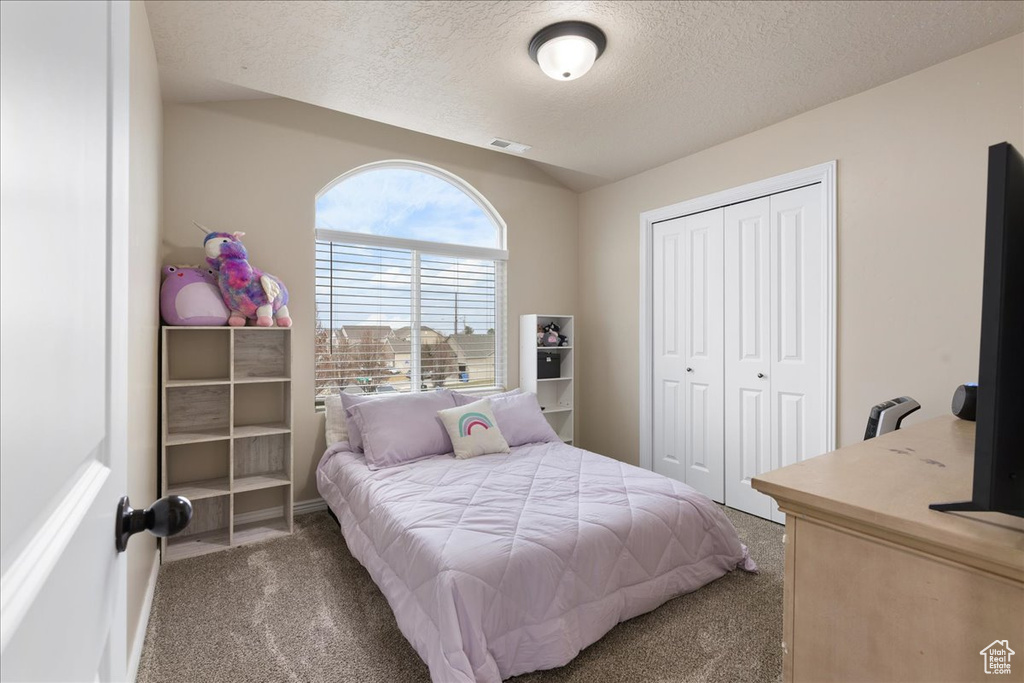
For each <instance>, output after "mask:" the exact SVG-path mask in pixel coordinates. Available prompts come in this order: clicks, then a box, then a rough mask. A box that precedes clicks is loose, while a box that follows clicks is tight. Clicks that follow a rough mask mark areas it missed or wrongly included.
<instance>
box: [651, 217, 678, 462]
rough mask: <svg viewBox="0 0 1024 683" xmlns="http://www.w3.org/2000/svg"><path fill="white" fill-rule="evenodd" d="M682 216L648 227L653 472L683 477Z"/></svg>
mask: <svg viewBox="0 0 1024 683" xmlns="http://www.w3.org/2000/svg"><path fill="white" fill-rule="evenodd" d="M685 220H686V219H684V218H676V219H675V220H671V221H664V222H662V223H658V224H656V225H655V226H654V232H653V237H654V245H653V253H654V273H653V283H654V339H653V345H654V401H653V404H654V471H655V472H657V473H658V474H663V475H665V476H666V477H671V478H673V479H677V480H678V481H685V480H686V472H685V462H686V443H685V441H684V437H685V434H686V431H685V426H684V423H685V419H686V418H685V416H686V406H685V396H686V360H685V352H684V343H683V338H684V336H685V334H686V328H685V326H684V325H683V298H684V296H685V290H684V287H683V267H682V264H683V263H685V261H686V252H685V249H684V243H685V241H686V234H685Z"/></svg>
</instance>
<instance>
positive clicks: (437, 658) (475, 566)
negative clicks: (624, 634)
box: [317, 442, 757, 683]
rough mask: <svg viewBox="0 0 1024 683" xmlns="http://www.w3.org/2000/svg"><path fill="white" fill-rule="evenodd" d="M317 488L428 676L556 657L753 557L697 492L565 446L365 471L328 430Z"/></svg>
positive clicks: (445, 682)
mask: <svg viewBox="0 0 1024 683" xmlns="http://www.w3.org/2000/svg"><path fill="white" fill-rule="evenodd" d="M317 484H318V487H319V490H320V493H321V494H322V495H323V497H324V498H325V499H326V500H327V502H328V503H329V504H330V506H331V509H333V510H334V512H335V514H337V516H338V519H339V520H340V521H341V527H342V533H343V534H344V536H345V540H346V542H347V544H348V547H349V549H350V550H351V552H352V554H353V555H354V556H355V557H356V558H357V559H358V560H359V561H360V562H361V563H362V564H363V566H365V567H366V569H367V571H369V573H370V576H371V577H373V580H374V581H375V582H376V583H377V585H378V586H379V587H380V589H381V591H382V592H383V593H384V595H385V597H387V600H388V602H389V603H390V605H391V609H392V610H393V611H394V613H395V619H396V620H397V622H398V626H399V628H400V629H401V630H402V633H403V634H404V635H405V637H406V638H408V639H409V642H410V643H412V646H413V647H414V648H415V649H416V651H417V652H418V653H419V654H420V656H421V657H422V658H423V660H424V661H425V662H426V663H427V666H429V668H430V675H431V678H432V679H433V680H434V681H436V682H438V683H456V682H465V681H499V680H501V679H503V678H506V677H508V676H514V675H517V674H521V673H525V672H528V671H535V670H538V669H550V668H553V667H557V666H562V665H564V664H566V663H567V662H569V661H570V660H571V659H572V658H573V657H575V656H576V655H577V654H578V653H579V652H580V650H582V649H583V648H585V647H587V646H588V645H590V644H591V643H593V642H595V641H596V640H598V639H599V638H600V637H601V636H603V635H604V634H605V633H607V632H608V630H609V629H611V628H612V627H613V626H615V624H617V623H619V622H620V621H624V620H626V619H630V618H632V617H635V616H637V615H639V614H643V613H644V612H648V611H650V610H652V609H654V608H655V607H657V606H659V605H661V604H662V603H664V602H665V601H666V600H669V599H671V598H673V597H676V596H677V595H681V594H683V593H687V592H690V591H693V590H696V589H697V588H700V587H701V586H703V585H705V584H707V583H709V582H710V581H714V580H715V579H717V578H719V577H720V576H722V575H724V574H726V573H727V572H729V571H731V570H732V569H735V568H742V569H746V570H748V571H754V570H756V569H757V567H756V565H755V564H754V562H753V561H752V560H751V559H750V558H749V557H748V555H747V549H746V547H744V546H743V545H742V544H741V543H740V541H739V538H738V537H737V536H736V530H735V529H734V528H733V526H732V524H731V523H730V522H729V520H728V519H727V518H726V516H725V515H724V514H723V512H722V511H721V510H720V509H719V508H718V507H717V506H716V505H715V504H714V503H713V502H711V501H710V500H709V499H708V498H706V497H705V496H704V495H702V494H700V493H697V492H696V491H694V490H693V489H691V488H690V487H688V486H686V485H685V484H682V483H679V482H677V481H674V480H672V479H668V478H666V477H663V476H661V475H659V474H655V473H653V472H649V471H647V470H642V469H639V468H636V467H633V466H631V465H627V464H624V463H621V462H619V461H617V460H612V459H610V458H606V457H604V456H601V455H596V454H594V453H590V452H587V451H583V450H580V449H578V448H573V447H572V446H568V445H565V444H562V443H549V444H528V445H525V446H520V447H517V448H513V449H512V452H511V453H510V454H497V455H484V456H480V457H477V458H471V459H468V460H456V459H454V458H452V457H451V456H437V457H434V458H430V459H428V460H421V461H419V462H416V463H413V464H409V465H405V466H400V467H394V468H389V469H384V470H379V471H376V472H371V471H370V470H369V469H367V467H366V464H365V462H364V460H363V456H362V455H361V454H355V453H352V452H350V451H349V449H348V444H347V443H345V442H341V443H338V444H334V445H333V446H331V447H330V448H328V449H327V452H326V453H325V454H324V456H323V458H322V459H321V461H320V465H319V467H318V468H317Z"/></svg>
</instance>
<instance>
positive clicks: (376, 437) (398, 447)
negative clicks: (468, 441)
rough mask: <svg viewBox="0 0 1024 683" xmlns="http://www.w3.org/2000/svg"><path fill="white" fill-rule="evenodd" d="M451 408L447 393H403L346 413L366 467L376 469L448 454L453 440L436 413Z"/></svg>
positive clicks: (360, 406)
mask: <svg viewBox="0 0 1024 683" xmlns="http://www.w3.org/2000/svg"><path fill="white" fill-rule="evenodd" d="M454 407H455V397H454V396H452V392H450V391H431V392H429V393H422V394H402V395H401V396H396V397H394V398H390V399H387V400H384V401H365V402H362V403H357V404H356V405H354V406H352V407H351V408H350V409H349V414H350V415H351V416H352V418H353V419H354V421H355V422H356V424H357V425H358V426H359V431H360V434H361V436H362V445H363V452H364V453H365V454H366V466H367V467H369V468H370V469H371V470H379V469H383V468H385V467H394V466H395V465H404V464H405V463H409V462H413V461H415V460H421V459H422V458H427V457H430V456H432V455H441V454H443V453H451V452H452V440H451V439H449V438H448V432H447V431H446V430H445V428H444V423H443V422H441V418H439V417H438V416H437V412H438V411H439V410H447V409H448V408H454ZM350 438H351V437H350ZM350 443H351V442H350Z"/></svg>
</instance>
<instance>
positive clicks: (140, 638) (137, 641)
mask: <svg viewBox="0 0 1024 683" xmlns="http://www.w3.org/2000/svg"><path fill="white" fill-rule="evenodd" d="M159 573H160V551H159V550H157V551H156V552H155V553H154V556H153V569H152V571H150V572H149V582H148V583H147V584H146V597H145V598H143V600H142V613H141V614H140V615H139V624H138V626H136V627H135V638H134V640H132V651H131V654H130V655H129V656H128V677H127V678H128V681H130V683H135V678H136V677H137V676H138V675H139V662H140V661H141V660H142V645H143V643H144V642H145V641H146V627H147V626H149V613H150V611H152V609H153V594H154V593H155V592H156V579H157V576H158V575H159Z"/></svg>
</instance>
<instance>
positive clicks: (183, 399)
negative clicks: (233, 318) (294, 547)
mask: <svg viewBox="0 0 1024 683" xmlns="http://www.w3.org/2000/svg"><path fill="white" fill-rule="evenodd" d="M291 348H292V344H291V329H289V328H282V327H235V328H233V327H174V326H164V327H163V329H162V339H161V359H162V361H161V362H162V367H161V378H162V380H161V384H162V392H163V395H162V416H161V417H162V419H161V422H162V429H161V449H160V482H161V484H160V493H161V495H162V496H168V495H179V496H185V497H186V498H188V499H189V500H190V501H192V509H193V514H192V522H191V523H190V524H189V526H188V528H186V529H185V531H183V532H182V533H180V534H178V535H176V536H172V537H171V538H164V539H161V540H160V548H161V551H162V557H163V561H165V562H169V561H173V560H180V559H184V558H186V557H195V556H197V555H205V554H206V553H211V552H216V551H218V550H223V549H225V548H229V547H231V546H236V545H241V544H243V543H251V542H254V541H261V540H265V539H268V538H274V537H277V536H283V535H286V534H290V533H291V532H292V495H293V493H292V387H291V365H292V364H291Z"/></svg>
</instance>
